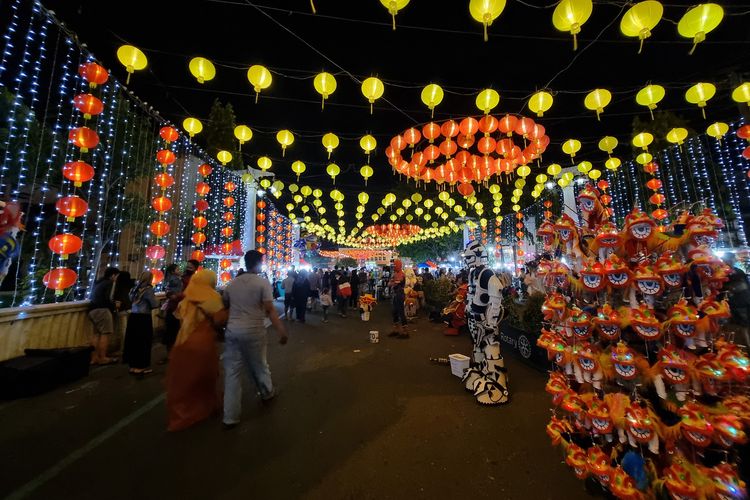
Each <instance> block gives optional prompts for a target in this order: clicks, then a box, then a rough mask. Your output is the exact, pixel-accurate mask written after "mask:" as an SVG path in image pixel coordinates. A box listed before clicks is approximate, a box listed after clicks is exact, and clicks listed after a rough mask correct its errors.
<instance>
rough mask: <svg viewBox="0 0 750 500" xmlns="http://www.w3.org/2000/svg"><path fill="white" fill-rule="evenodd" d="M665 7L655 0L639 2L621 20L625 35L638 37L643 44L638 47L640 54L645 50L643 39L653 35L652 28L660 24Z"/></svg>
mask: <svg viewBox="0 0 750 500" xmlns="http://www.w3.org/2000/svg"><path fill="white" fill-rule="evenodd" d="M663 13H664V7H662V5H661V3H659V2H656V1H654V0H646V1H645V2H639V3H637V4H635V5H633V6H632V7H630V8H629V9H628V11H627V12H625V15H624V16H622V20H621V21H620V31H622V34H623V35H625V36H631V37H636V36H637V37H638V39H639V40H640V41H641V45H640V47H639V48H638V53H639V54H640V53H641V51H642V50H643V40H645V39H646V38H648V37H650V36H651V30H652V29H654V28H655V27H656V25H657V24H659V21H661V16H662V14H663Z"/></svg>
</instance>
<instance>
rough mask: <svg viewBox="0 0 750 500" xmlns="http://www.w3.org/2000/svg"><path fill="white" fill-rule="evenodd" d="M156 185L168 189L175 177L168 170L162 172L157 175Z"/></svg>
mask: <svg viewBox="0 0 750 500" xmlns="http://www.w3.org/2000/svg"><path fill="white" fill-rule="evenodd" d="M155 180H156V185H157V186H159V187H160V188H162V189H167V188H168V187H169V186H171V185H172V184H174V177H172V176H171V175H169V174H168V173H166V172H162V173H160V174H159V175H157V176H156V179H155Z"/></svg>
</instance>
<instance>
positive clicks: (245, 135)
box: [234, 125, 253, 151]
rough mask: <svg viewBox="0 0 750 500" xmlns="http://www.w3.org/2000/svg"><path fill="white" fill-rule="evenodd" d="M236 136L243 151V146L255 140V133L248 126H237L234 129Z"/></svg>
mask: <svg viewBox="0 0 750 500" xmlns="http://www.w3.org/2000/svg"><path fill="white" fill-rule="evenodd" d="M234 136H235V137H236V138H237V140H238V141H239V143H240V147H239V150H240V151H242V145H243V144H245V143H246V142H248V141H249V140H250V139H252V138H253V131H252V129H251V128H250V127H248V126H247V125H237V126H236V127H234Z"/></svg>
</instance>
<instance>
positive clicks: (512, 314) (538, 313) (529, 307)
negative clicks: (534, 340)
mask: <svg viewBox="0 0 750 500" xmlns="http://www.w3.org/2000/svg"><path fill="white" fill-rule="evenodd" d="M545 298H546V296H545V295H544V294H543V293H533V294H531V295H529V297H528V298H526V300H525V301H523V302H521V303H519V302H516V301H515V300H513V298H512V297H506V298H505V299H504V300H503V307H504V308H505V318H504V321H505V322H507V323H508V324H509V325H511V326H513V327H515V328H518V329H519V330H523V331H525V332H529V333H539V332H540V331H541V329H542V303H544V300H545Z"/></svg>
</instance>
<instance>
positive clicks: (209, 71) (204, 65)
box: [188, 57, 216, 83]
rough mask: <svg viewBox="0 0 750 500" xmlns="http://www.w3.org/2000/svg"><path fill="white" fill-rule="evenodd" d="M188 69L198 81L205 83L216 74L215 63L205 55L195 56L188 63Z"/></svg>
mask: <svg viewBox="0 0 750 500" xmlns="http://www.w3.org/2000/svg"><path fill="white" fill-rule="evenodd" d="M188 69H189V70H190V74H192V75H193V76H194V77H195V79H196V80H198V83H205V82H208V81H210V80H213V79H214V77H215V76H216V68H215V67H214V64H213V63H212V62H211V61H209V60H208V59H206V58H205V57H194V58H192V59H191V60H190V62H189V63H188Z"/></svg>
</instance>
